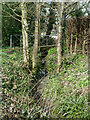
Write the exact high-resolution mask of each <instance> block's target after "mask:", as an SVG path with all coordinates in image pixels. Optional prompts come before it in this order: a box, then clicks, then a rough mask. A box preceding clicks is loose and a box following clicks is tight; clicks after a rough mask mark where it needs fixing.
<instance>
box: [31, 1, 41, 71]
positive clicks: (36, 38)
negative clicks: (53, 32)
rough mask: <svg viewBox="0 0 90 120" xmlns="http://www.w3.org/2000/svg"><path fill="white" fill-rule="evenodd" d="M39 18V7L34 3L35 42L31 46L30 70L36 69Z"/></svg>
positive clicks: (37, 3)
mask: <svg viewBox="0 0 90 120" xmlns="http://www.w3.org/2000/svg"><path fill="white" fill-rule="evenodd" d="M39 17H40V5H39V2H36V20H35V40H34V45H33V56H32V61H33V63H32V68H33V69H34V68H35V67H37V52H38V41H39V25H40V24H39V22H40V20H39Z"/></svg>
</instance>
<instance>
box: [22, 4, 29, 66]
mask: <svg viewBox="0 0 90 120" xmlns="http://www.w3.org/2000/svg"><path fill="white" fill-rule="evenodd" d="M21 10H22V37H23V57H24V62H25V64H26V65H27V66H29V36H28V23H27V8H26V3H25V2H22V3H21Z"/></svg>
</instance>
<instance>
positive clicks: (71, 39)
mask: <svg viewBox="0 0 90 120" xmlns="http://www.w3.org/2000/svg"><path fill="white" fill-rule="evenodd" d="M72 36H73V35H72V33H71V43H70V54H71V55H72V42H73V38H72Z"/></svg>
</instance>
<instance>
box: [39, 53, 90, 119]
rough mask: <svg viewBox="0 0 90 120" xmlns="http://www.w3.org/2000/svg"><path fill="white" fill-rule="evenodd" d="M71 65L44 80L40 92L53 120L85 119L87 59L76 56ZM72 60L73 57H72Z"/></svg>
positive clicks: (86, 107) (80, 55) (86, 114)
mask: <svg viewBox="0 0 90 120" xmlns="http://www.w3.org/2000/svg"><path fill="white" fill-rule="evenodd" d="M75 57H76V58H75V59H73V63H74V64H71V65H66V64H65V63H64V64H63V66H65V67H64V69H63V70H62V71H61V72H60V74H52V75H49V76H48V77H46V78H45V80H44V81H43V84H44V85H43V87H42V89H41V90H40V92H41V93H42V98H43V99H46V100H47V101H48V105H46V106H47V107H48V109H49V111H50V115H52V117H53V118H57V117H60V118H78V119H79V118H87V117H88V116H89V113H88V57H87V56H83V55H82V54H77V56H75ZM73 58H74V56H73Z"/></svg>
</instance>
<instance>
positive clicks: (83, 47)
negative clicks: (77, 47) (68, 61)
mask: <svg viewBox="0 0 90 120" xmlns="http://www.w3.org/2000/svg"><path fill="white" fill-rule="evenodd" d="M85 43H86V40H84V41H83V46H82V53H83V55H85Z"/></svg>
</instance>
